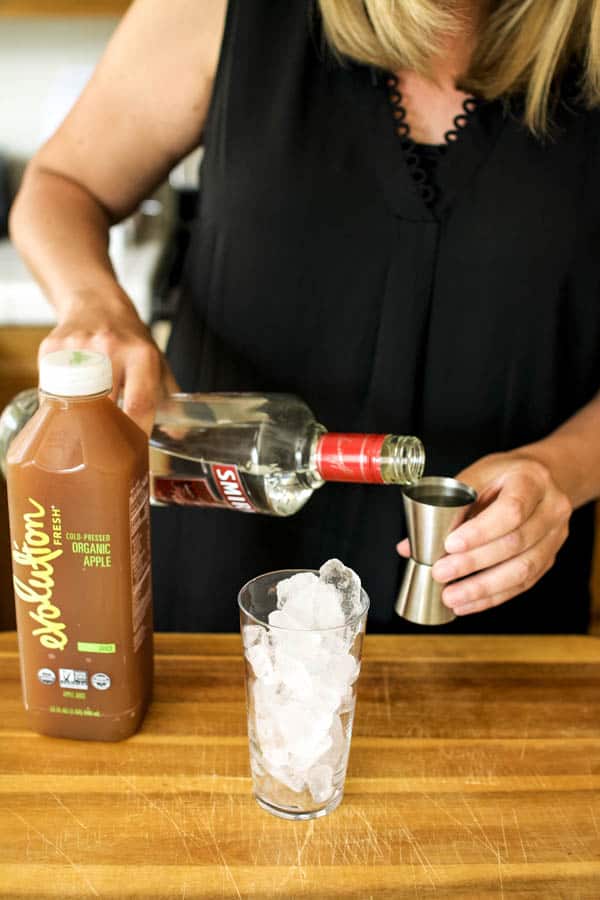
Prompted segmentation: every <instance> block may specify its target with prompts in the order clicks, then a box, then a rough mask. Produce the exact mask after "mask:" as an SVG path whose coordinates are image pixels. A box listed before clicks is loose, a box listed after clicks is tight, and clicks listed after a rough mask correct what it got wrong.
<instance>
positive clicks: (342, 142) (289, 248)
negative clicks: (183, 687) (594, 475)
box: [153, 0, 600, 632]
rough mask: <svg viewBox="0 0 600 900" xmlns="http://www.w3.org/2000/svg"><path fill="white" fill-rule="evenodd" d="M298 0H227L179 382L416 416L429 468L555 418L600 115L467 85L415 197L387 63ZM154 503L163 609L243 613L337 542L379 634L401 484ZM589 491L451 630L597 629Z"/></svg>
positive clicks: (581, 384) (354, 427) (173, 615)
mask: <svg viewBox="0 0 600 900" xmlns="http://www.w3.org/2000/svg"><path fill="white" fill-rule="evenodd" d="M310 6H311V4H310V3H309V2H308V0H290V2H288V3H281V2H277V0H253V2H243V0H231V2H230V4H229V10H228V15H227V22H226V29H225V36H224V41H223V48H222V52H221V59H220V63H219V67H218V73H217V77H216V81H215V85H214V95H213V99H212V105H211V108H210V113H209V117H208V121H207V124H206V129H205V135H204V142H205V157H204V162H203V167H202V176H201V196H200V203H199V209H198V217H197V222H196V227H195V233H194V235H193V239H192V243H191V247H190V250H189V257H188V262H187V268H186V273H185V283H184V290H183V296H182V300H181V306H180V309H179V311H178V314H177V318H176V321H175V324H174V329H173V333H172V338H171V341H170V346H169V350H168V355H169V359H170V361H171V364H172V365H173V368H174V370H175V374H176V376H177V378H178V379H179V382H180V384H181V385H182V388H183V389H184V390H189V391H192V390H195V391H211V390H247V391H253V390H256V391H285V392H291V393H295V394H298V395H299V396H300V397H302V398H303V399H304V400H305V401H306V402H307V403H308V404H309V405H310V406H311V407H312V409H313V410H314V412H315V415H316V417H317V419H318V420H319V421H321V422H322V423H323V424H324V425H325V426H326V427H328V428H329V429H331V430H335V431H374V432H394V433H398V434H415V435H418V436H419V437H420V438H421V439H422V440H423V442H424V444H425V447H426V450H427V472H428V473H429V474H440V475H451V474H455V473H456V472H458V471H459V470H460V469H461V468H463V467H464V466H466V465H467V464H469V463H471V462H473V461H475V460H476V459H478V458H479V457H481V456H483V455H484V454H487V453H491V452H496V451H506V450H509V449H512V448H514V447H517V446H519V445H522V444H524V443H527V442H531V441H534V440H537V439H539V438H542V437H544V436H546V435H548V434H549V433H550V432H551V431H552V430H553V429H554V428H556V427H557V426H558V425H559V424H561V423H562V422H564V421H565V419H567V418H568V417H569V416H570V415H572V414H573V413H574V412H575V411H576V410H578V409H580V408H581V407H582V406H583V405H584V404H585V403H587V402H588V401H589V400H590V399H591V398H592V397H593V396H594V394H595V393H596V391H597V390H598V388H599V386H600V362H599V359H600V357H599V349H600V303H599V293H600V253H599V252H598V247H599V240H600V155H599V143H600V140H599V139H600V115H599V113H598V112H584V111H582V110H578V109H577V107H576V105H574V103H573V102H571V101H569V102H566V101H565V102H563V103H561V104H560V106H559V108H558V109H557V113H556V118H557V128H556V135H555V137H554V138H553V139H552V140H551V141H548V142H546V143H545V144H544V143H542V142H540V141H538V140H537V139H535V138H534V137H533V136H532V135H531V134H530V133H529V132H528V131H527V130H526V129H525V128H524V127H523V126H522V125H521V124H519V121H518V119H517V117H516V116H515V115H514V109H513V110H512V111H511V109H510V108H508V107H507V106H506V104H504V105H503V104H502V103H500V102H493V103H480V104H478V107H477V109H475V110H474V111H472V112H471V113H470V114H469V116H468V117H467V119H468V120H467V121H464V122H461V123H460V124H461V126H462V127H461V128H460V129H459V133H458V135H457V140H456V141H454V143H453V145H452V146H450V147H449V149H448V151H447V152H446V153H445V154H444V155H443V157H442V158H441V159H440V160H439V161H438V162H437V164H436V179H437V183H438V185H439V188H440V190H439V194H438V197H437V201H436V202H435V203H433V204H432V203H428V202H426V200H427V198H425V197H424V196H423V193H422V190H421V188H420V185H419V184H418V180H415V178H414V171H412V169H411V164H410V160H407V155H406V152H405V150H404V149H403V147H402V141H401V140H400V139H399V136H398V134H397V133H396V123H395V120H394V118H393V116H392V107H391V105H390V96H389V85H388V78H387V77H386V75H385V73H379V72H374V71H372V70H371V69H370V68H368V67H365V66H360V65H354V64H350V63H347V64H345V65H341V64H339V63H338V62H336V61H335V60H334V59H333V58H332V57H331V55H330V54H328V53H327V51H326V50H325V49H324V44H323V41H322V39H321V36H320V32H319V23H318V19H317V18H316V16H315V15H314V13H313V14H311V11H310ZM153 515H154V562H155V569H154V578H155V598H156V613H157V615H156V618H157V626H158V627H159V628H162V629H173V630H183V631H185V630H230V629H235V628H237V608H236V595H237V591H238V589H239V587H240V586H241V585H242V583H243V582H244V581H245V580H247V579H249V578H251V577H253V576H254V575H256V574H258V573H260V572H264V571H268V570H272V569H276V568H291V567H309V568H315V567H318V566H319V565H320V564H321V563H322V562H323V561H324V560H326V559H327V558H329V557H332V556H337V557H339V558H341V559H342V560H344V562H346V563H347V564H348V565H350V566H352V567H353V568H355V569H356V570H357V571H358V572H359V574H360V575H361V577H362V579H363V582H364V585H365V587H366V589H367V591H368V593H369V594H370V597H371V601H372V606H371V613H370V625H369V627H370V629H371V630H372V631H415V630H417V631H418V630H420V629H419V628H418V627H417V626H411V625H409V624H408V623H406V622H404V621H403V620H401V619H399V618H398V617H397V616H396V614H395V613H394V609H393V607H394V600H395V597H396V593H397V590H398V587H399V583H400V579H401V577H402V572H403V568H404V562H403V561H402V560H401V559H400V558H399V557H398V556H397V554H396V552H395V544H396V542H397V541H398V540H399V539H401V538H402V537H403V536H404V535H405V529H404V522H403V513H402V503H401V494H400V489H399V488H394V487H375V486H353V485H326V486H325V487H323V488H322V489H321V490H319V491H317V492H316V493H315V495H314V496H313V498H312V499H311V500H310V501H309V503H308V505H307V506H306V507H305V508H304V509H303V510H302V511H301V512H300V513H298V514H297V515H295V516H293V517H291V518H289V519H275V518H270V517H266V516H253V515H248V514H237V513H233V512H225V511H215V510H205V509H158V510H154V511H153ZM592 522H593V516H592V507H591V506H589V507H587V508H584V509H581V510H579V511H577V512H576V513H575V514H574V516H573V520H572V527H571V536H570V537H569V539H568V541H567V543H566V545H565V546H564V548H563V549H562V550H561V551H560V553H559V556H558V559H557V562H556V564H555V566H554V568H553V569H552V570H551V571H550V572H549V573H548V574H547V575H546V576H545V577H544V578H542V580H541V581H540V582H539V583H538V584H537V585H536V586H535V587H534V588H533V589H532V590H530V591H528V592H527V593H526V594H522V595H521V596H519V597H518V598H515V599H513V600H511V601H509V602H508V603H506V604H504V605H502V606H500V607H498V608H496V609H493V610H490V611H487V612H484V613H480V614H477V615H473V616H467V617H463V618H460V619H458V620H457V621H455V622H454V623H452V624H451V625H449V626H445V629H444V630H446V631H448V632H452V631H460V632H527V631H537V632H543V631H546V632H562V631H585V630H586V628H587V625H588V613H589V595H588V578H589V567H590V556H591V548H592V536H593V535H592V528H593V525H592Z"/></svg>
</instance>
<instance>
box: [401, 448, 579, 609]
mask: <svg viewBox="0 0 600 900" xmlns="http://www.w3.org/2000/svg"><path fill="white" fill-rule="evenodd" d="M456 477H457V478H458V479H459V480H460V481H464V482H465V483H466V484H469V485H471V487H474V488H475V490H476V491H477V492H478V494H479V497H478V499H477V502H476V503H475V504H474V506H473V508H472V511H471V514H470V517H469V519H468V520H467V521H466V522H464V523H463V524H462V525H461V526H459V527H458V528H457V529H455V531H453V532H452V533H451V534H450V535H449V536H448V537H447V539H446V551H447V553H448V556H445V557H443V558H442V559H440V560H438V562H436V564H435V565H434V566H433V570H432V574H433V577H434V578H435V580H436V581H439V582H441V583H442V584H447V583H448V582H453V581H456V579H461V581H459V582H458V583H457V584H450V585H448V587H446V588H445V589H444V591H443V593H442V599H443V601H444V603H445V604H446V606H449V607H451V608H452V609H453V611H454V612H455V613H456V615H458V616H461V615H466V614H468V613H474V612H481V611H482V610H484V609H489V608H490V607H492V606H498V605H499V604H500V603H504V602H505V601H506V600H510V599H511V597H515V596H516V595H517V594H520V593H522V592H523V591H526V590H528V589H529V588H530V587H532V585H534V584H535V583H536V581H538V580H539V579H540V578H541V577H542V575H544V574H545V573H546V572H547V571H548V569H550V568H551V567H552V565H553V564H554V560H555V558H556V554H557V552H558V550H559V549H560V548H561V546H562V545H563V543H564V541H565V540H566V537H567V535H568V533H569V518H570V516H571V512H572V506H571V502H570V500H569V498H568V497H567V495H566V494H565V493H563V492H562V491H561V490H560V489H559V488H558V486H557V485H556V483H555V482H554V481H553V479H552V476H551V474H550V471H549V470H548V468H547V467H546V466H545V465H544V464H543V463H541V462H538V461H537V460H535V459H533V458H531V457H527V456H525V455H519V451H513V452H511V453H496V454H493V455H490V456H484V457H483V458H482V459H480V460H478V461H477V462H476V463H474V464H473V465H471V466H469V467H468V468H466V469H463V471H462V472H460V473H459V474H458V475H457V476H456ZM397 549H398V553H399V554H400V555H401V556H406V557H408V556H409V555H410V550H409V544H408V539H407V540H404V541H402V542H401V543H400V544H398V547H397ZM474 573H476V574H474Z"/></svg>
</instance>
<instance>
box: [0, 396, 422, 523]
mask: <svg viewBox="0 0 600 900" xmlns="http://www.w3.org/2000/svg"><path fill="white" fill-rule="evenodd" d="M34 406H35V392H34V391H32V392H24V393H23V394H20V395H18V397H16V398H15V400H14V401H13V403H12V404H11V405H10V406H9V407H7V409H6V410H5V411H4V413H3V414H2V418H1V419H0V457H3V456H4V455H5V453H6V449H7V445H8V441H9V440H10V438H11V437H12V436H13V435H14V433H15V427H16V423H17V422H20V420H21V419H22V418H23V416H26V415H31V413H32V412H33V411H34V410H33V408H34ZM21 424H23V423H21ZM17 430H18V429H17ZM424 463H425V452H424V449H423V445H422V444H421V442H420V440H419V439H418V438H416V437H409V436H400V435H393V434H351V433H330V432H328V431H327V430H326V429H325V428H324V427H323V426H322V425H320V424H319V423H318V422H317V421H316V420H315V417H314V415H313V414H312V412H311V411H310V409H309V408H308V406H307V405H306V404H305V403H304V402H303V401H302V400H300V399H299V398H298V397H294V396H291V395H288V394H173V395H171V396H170V397H168V398H167V399H166V400H164V401H163V402H162V403H161V404H160V405H159V407H158V410H157V414H156V419H155V424H154V428H153V431H152V435H151V437H150V492H151V502H152V504H153V505H155V506H169V505H174V504H175V505H180V506H215V507H222V508H224V509H233V510H238V511H240V512H249V513H265V514H267V515H274V516H290V515H292V514H293V513H295V512H297V511H298V510H299V509H301V507H302V506H304V504H305V503H306V502H307V501H308V500H309V499H310V497H311V496H312V494H313V492H314V491H315V490H316V489H317V488H320V487H321V486H322V485H323V484H324V483H325V482H326V481H346V482H363V483H369V484H380V485H381V484H410V483H412V482H413V481H417V480H418V479H419V478H420V477H421V475H422V474H423V468H424Z"/></svg>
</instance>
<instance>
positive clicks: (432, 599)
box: [396, 476, 477, 625]
mask: <svg viewBox="0 0 600 900" xmlns="http://www.w3.org/2000/svg"><path fill="white" fill-rule="evenodd" d="M476 499H477V492H476V491H474V490H473V488H471V487H469V485H468V484H463V482H462V481H457V480H456V479H455V478H440V477H435V476H431V477H428V478H421V480H420V481H417V482H416V483H415V484H412V485H410V487H406V488H404V490H403V495H402V500H403V503H404V512H405V515H406V526H407V529H408V537H409V540H410V552H411V558H410V559H409V560H408V563H407V565H406V571H405V573H404V579H403V581H402V586H401V588H400V591H399V593H398V599H397V600H396V612H397V613H398V615H399V616H402V617H403V618H405V619H408V621H409V622H414V623H416V624H417V625H445V624H446V623H447V622H451V621H452V620H453V619H454V618H456V616H455V615H454V613H453V612H452V610H451V609H449V608H448V607H447V606H445V605H444V604H443V602H442V590H443V589H444V585H442V584H439V582H437V581H434V579H433V577H432V575H431V568H432V566H433V564H434V563H435V562H437V560H438V559H440V558H441V557H442V556H445V555H446V550H445V548H444V542H445V540H446V538H447V536H448V535H449V534H450V532H451V531H454V529H455V528H458V526H459V525H460V524H461V522H463V521H464V520H465V518H466V515H467V512H468V511H469V508H470V507H471V506H472V504H473V503H474V502H475V500H476Z"/></svg>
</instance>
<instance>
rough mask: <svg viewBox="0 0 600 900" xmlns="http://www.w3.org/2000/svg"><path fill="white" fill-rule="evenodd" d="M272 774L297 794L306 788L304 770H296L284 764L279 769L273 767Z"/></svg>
mask: <svg viewBox="0 0 600 900" xmlns="http://www.w3.org/2000/svg"><path fill="white" fill-rule="evenodd" d="M270 774H271V775H272V776H273V778H276V779H277V781H280V782H281V783H282V784H284V785H285V786H286V787H287V788H289V789H290V791H294V793H296V794H300V793H301V792H302V791H303V790H304V783H305V773H304V772H295V771H294V769H292V767H291V766H282V767H281V768H279V769H277V768H273V769H272V770H271V772H270Z"/></svg>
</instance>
